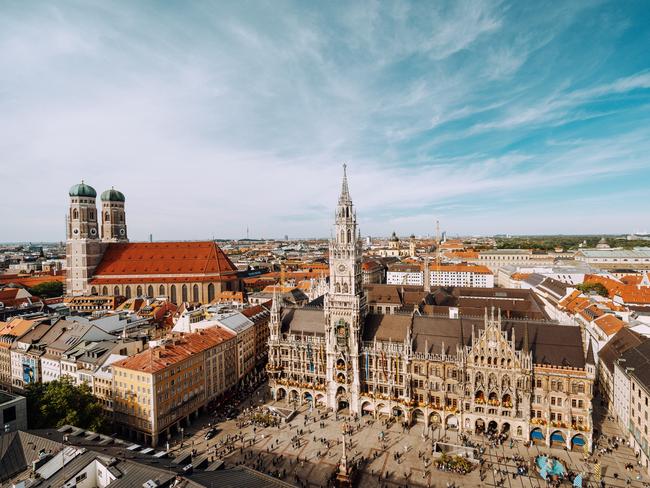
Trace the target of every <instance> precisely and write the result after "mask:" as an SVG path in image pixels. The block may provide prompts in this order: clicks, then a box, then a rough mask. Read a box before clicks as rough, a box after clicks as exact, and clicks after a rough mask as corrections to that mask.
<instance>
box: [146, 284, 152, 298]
mask: <svg viewBox="0 0 650 488" xmlns="http://www.w3.org/2000/svg"><path fill="white" fill-rule="evenodd" d="M147 296H148V297H152V296H153V286H151V285H149V286H148V287H147Z"/></svg>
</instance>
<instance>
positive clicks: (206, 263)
mask: <svg viewBox="0 0 650 488" xmlns="http://www.w3.org/2000/svg"><path fill="white" fill-rule="evenodd" d="M236 272H237V268H236V267H235V265H234V264H233V263H232V261H230V259H229V258H228V256H226V254H225V253H224V252H223V251H222V250H221V249H220V248H219V246H217V244H216V243H214V242H213V241H195V242H136V243H132V242H129V243H123V242H119V243H110V244H109V245H108V247H107V249H106V252H105V253H104V256H103V258H102V261H101V262H100V263H99V265H98V266H97V268H96V269H95V273H94V276H95V278H101V277H120V276H131V275H178V274H181V275H202V274H214V275H222V274H232V273H236Z"/></svg>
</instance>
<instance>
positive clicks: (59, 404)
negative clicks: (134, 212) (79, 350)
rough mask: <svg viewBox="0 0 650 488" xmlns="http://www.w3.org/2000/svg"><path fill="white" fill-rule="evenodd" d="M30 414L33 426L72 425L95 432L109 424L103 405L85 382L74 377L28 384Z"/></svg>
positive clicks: (104, 428)
mask: <svg viewBox="0 0 650 488" xmlns="http://www.w3.org/2000/svg"><path fill="white" fill-rule="evenodd" d="M26 397H27V416H28V421H29V422H30V424H29V426H30V428H33V429H38V428H51V427H61V426H63V425H66V424H69V425H74V426H76V427H81V428H82V429H90V430H92V431H95V432H106V430H107V427H108V425H109V423H108V419H107V418H106V416H105V414H104V411H103V409H102V407H101V405H100V404H99V403H98V401H97V399H96V398H95V397H94V396H93V394H92V391H91V390H90V387H89V386H88V385H86V384H85V383H84V384H82V385H81V386H77V385H75V384H74V383H73V382H72V380H71V379H70V378H68V377H67V376H63V377H62V378H61V379H59V380H56V381H51V382H50V383H45V384H43V383H33V384H30V385H28V387H27V394H26Z"/></svg>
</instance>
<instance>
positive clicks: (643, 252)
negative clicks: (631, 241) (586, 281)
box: [575, 247, 650, 271]
mask: <svg viewBox="0 0 650 488" xmlns="http://www.w3.org/2000/svg"><path fill="white" fill-rule="evenodd" d="M575 259H576V260H578V261H582V262H585V263H587V264H589V265H590V266H593V267H594V268H600V269H621V268H624V269H631V270H635V271H643V270H647V269H650V247H635V248H634V249H622V248H613V249H582V250H580V251H578V252H577V253H576V256H575Z"/></svg>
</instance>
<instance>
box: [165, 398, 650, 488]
mask: <svg viewBox="0 0 650 488" xmlns="http://www.w3.org/2000/svg"><path fill="white" fill-rule="evenodd" d="M265 398H268V393H267V391H266V387H265V386H262V387H261V388H260V389H258V390H257V391H256V392H255V393H254V394H253V395H252V396H251V397H250V398H249V399H248V400H247V401H246V402H245V404H243V405H242V408H243V409H244V410H243V411H242V413H241V414H240V415H239V416H238V417H237V418H235V419H231V420H226V421H224V422H220V423H218V424H217V425H216V426H217V428H218V429H219V431H218V434H217V435H216V436H215V437H214V438H212V439H210V440H209V441H206V440H204V435H205V433H206V432H207V430H208V422H209V419H208V418H207V417H204V418H201V419H199V420H198V421H197V422H195V423H194V425H193V426H192V427H190V428H188V429H186V432H185V436H186V438H185V442H184V448H187V447H191V448H192V449H195V450H196V454H197V455H201V454H206V453H207V454H209V455H210V459H211V460H212V459H223V460H224V461H225V463H226V464H227V465H237V464H245V465H247V466H249V467H252V468H254V469H257V470H259V471H262V472H264V473H267V474H271V475H273V476H276V477H278V478H280V479H282V480H284V481H286V482H287V483H289V484H292V485H296V486H305V487H326V486H328V485H329V480H330V479H331V477H332V474H333V473H334V472H335V470H336V468H337V464H338V462H339V460H340V458H341V454H342V445H341V442H342V441H341V439H342V430H343V428H344V427H347V428H348V429H349V430H351V432H352V433H351V435H348V436H346V439H347V442H348V446H349V448H348V452H347V454H348V460H349V461H350V462H352V463H356V462H359V463H360V464H359V465H360V474H359V476H358V478H357V480H356V483H355V486H385V487H391V488H393V487H404V486H412V487H416V486H423V487H426V486H431V487H447V486H452V485H455V486H505V487H545V486H547V484H546V482H545V481H544V480H542V479H541V478H540V477H539V475H538V474H537V472H536V471H535V470H534V469H531V470H530V472H529V474H528V475H523V476H520V475H517V476H516V477H514V478H513V473H515V472H516V471H517V463H516V462H514V461H513V456H515V457H518V458H520V459H523V460H525V461H528V460H531V459H534V458H535V456H537V455H538V454H549V455H553V456H555V457H557V458H558V459H560V460H561V461H562V462H563V463H564V464H565V466H566V467H567V468H568V469H569V470H572V471H574V472H581V473H583V475H584V478H585V482H584V484H583V486H594V487H595V486H599V484H598V483H597V482H596V481H595V479H594V476H593V475H592V473H593V472H594V463H595V462H596V461H598V462H599V463H600V465H601V473H602V480H603V481H604V483H605V486H608V487H609V486H612V487H614V486H620V487H625V486H632V487H642V486H645V485H644V482H647V481H648V478H647V477H643V478H642V477H641V475H640V471H639V468H638V467H637V466H636V459H635V457H634V453H633V451H632V450H631V449H630V448H628V447H626V446H622V445H621V446H619V448H618V449H615V450H613V452H612V453H611V454H603V455H600V454H599V453H594V455H592V456H590V457H589V459H587V460H586V459H585V454H584V452H575V451H574V452H567V451H566V450H563V449H555V448H553V449H551V448H547V447H542V446H535V445H533V446H530V447H526V446H524V445H523V443H521V442H515V443H514V445H513V446H512V447H511V446H510V442H509V441H506V442H505V443H504V444H503V445H501V446H496V447H492V446H490V445H489V444H488V443H487V440H486V438H485V437H482V436H471V437H470V440H471V441H472V442H474V443H478V444H480V445H482V446H483V447H484V448H485V454H484V455H483V459H484V464H483V466H484V480H483V481H481V479H480V474H479V469H475V470H474V471H472V472H471V473H469V474H467V475H458V474H452V473H449V472H444V471H440V470H438V469H436V468H435V465H432V461H433V460H434V459H435V458H436V457H437V456H438V455H439V454H435V455H433V454H432V446H433V441H434V440H441V441H444V440H446V441H447V442H450V443H460V442H459V439H458V433H457V432H456V431H450V430H448V431H446V432H445V431H443V430H442V429H434V430H433V431H430V432H429V433H428V435H426V436H425V432H424V431H423V426H422V424H415V425H413V426H412V427H411V428H410V429H405V428H404V427H403V426H402V425H401V424H400V423H399V422H393V423H391V424H390V425H386V422H385V420H375V419H373V418H372V417H370V416H364V417H362V418H360V419H358V420H357V421H354V420H351V419H349V418H348V417H347V416H343V415H339V416H338V420H337V419H336V418H335V414H333V413H332V412H329V411H327V410H326V409H324V408H321V409H311V408H310V407H309V406H307V405H302V406H299V407H298V408H297V415H296V416H295V417H294V418H293V419H292V420H291V421H290V422H289V423H286V422H281V423H280V425H279V426H268V427H263V426H261V425H252V424H251V423H250V419H252V418H253V416H254V415H255V412H263V411H265V410H266V408H267V406H277V407H281V408H284V409H287V408H288V407H289V409H291V406H290V405H287V404H286V403H285V402H284V401H281V402H273V401H269V402H266V401H265ZM251 405H253V408H251V407H250V406H251ZM597 415H598V416H600V413H599V412H597ZM257 418H258V419H259V418H260V414H258V417H257ZM597 425H598V424H597ZM601 430H602V432H603V434H604V435H605V436H607V437H614V436H621V435H622V433H621V432H620V430H619V429H618V428H617V427H616V426H615V424H614V423H613V422H612V421H610V420H607V419H605V420H604V422H601ZM382 439H383V440H382ZM176 448H177V449H180V446H177V447H176ZM627 463H633V464H634V466H635V467H634V469H633V470H632V471H629V470H626V469H625V465H626V464H627ZM564 486H569V485H568V484H566V485H564Z"/></svg>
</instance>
